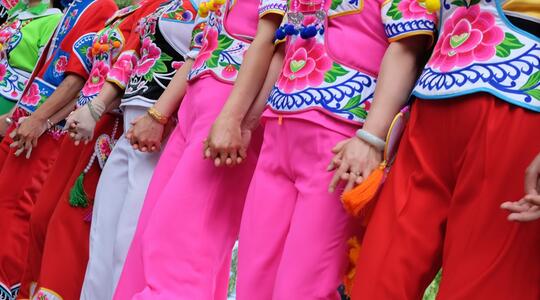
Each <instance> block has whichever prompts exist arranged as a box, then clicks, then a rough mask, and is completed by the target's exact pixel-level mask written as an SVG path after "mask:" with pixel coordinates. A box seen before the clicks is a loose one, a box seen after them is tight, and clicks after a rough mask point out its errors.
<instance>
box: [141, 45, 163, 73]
mask: <svg viewBox="0 0 540 300" xmlns="http://www.w3.org/2000/svg"><path fill="white" fill-rule="evenodd" d="M160 56H161V49H159V48H158V46H156V44H154V42H152V40H151V39H150V38H144V40H143V44H142V46H141V59H140V60H139V65H138V66H137V67H136V68H135V74H136V75H138V76H143V75H145V74H147V73H148V71H150V69H151V68H152V67H153V66H154V65H155V64H156V61H157V60H158V59H159V57H160Z"/></svg>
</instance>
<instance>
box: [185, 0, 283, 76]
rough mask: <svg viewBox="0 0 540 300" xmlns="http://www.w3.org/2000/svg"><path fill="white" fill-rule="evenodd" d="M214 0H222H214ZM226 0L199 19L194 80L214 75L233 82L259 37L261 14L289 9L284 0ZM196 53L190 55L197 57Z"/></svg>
mask: <svg viewBox="0 0 540 300" xmlns="http://www.w3.org/2000/svg"><path fill="white" fill-rule="evenodd" d="M214 1H215V2H216V3H219V0H211V1H210V2H211V3H214ZM222 1H223V3H222V4H218V8H217V10H214V11H209V12H208V16H206V17H204V16H201V17H199V19H198V21H197V25H196V27H195V31H194V39H193V41H194V42H193V43H192V46H193V47H195V48H198V49H199V50H200V51H198V52H196V54H197V55H196V58H195V62H194V64H193V67H192V69H191V72H190V74H189V78H190V80H193V79H195V78H198V77H200V76H206V75H210V76H214V77H215V78H216V79H218V80H221V81H223V82H227V83H233V82H234V80H235V79H236V77H237V75H238V71H239V70H240V65H241V64H242V60H243V56H244V54H245V52H246V50H247V48H248V47H249V45H250V43H251V41H252V40H253V38H254V37H255V33H256V32H257V23H258V20H259V18H260V17H262V16H264V15H266V14H268V13H275V14H280V15H283V14H285V11H286V9H287V4H286V2H285V1H283V0H262V1H259V0H236V1H234V0H222ZM210 2H207V3H210ZM201 5H202V4H201ZM193 54H194V53H191V55H190V56H191V57H195V55H193Z"/></svg>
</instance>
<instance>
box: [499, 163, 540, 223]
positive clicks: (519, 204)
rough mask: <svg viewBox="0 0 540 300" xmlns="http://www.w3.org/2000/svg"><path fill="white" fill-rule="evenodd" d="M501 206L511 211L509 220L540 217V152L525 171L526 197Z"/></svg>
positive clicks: (530, 219)
mask: <svg viewBox="0 0 540 300" xmlns="http://www.w3.org/2000/svg"><path fill="white" fill-rule="evenodd" d="M501 208H503V209H506V210H508V211H510V212H511V214H510V215H508V220H510V221H519V222H528V221H533V220H538V219H540V154H539V155H538V156H536V158H535V159H534V160H533V161H532V163H531V164H530V165H529V167H528V168H527V171H526V172H525V197H523V198H522V199H520V200H519V201H515V202H510V201H509V202H505V203H503V204H502V205H501Z"/></svg>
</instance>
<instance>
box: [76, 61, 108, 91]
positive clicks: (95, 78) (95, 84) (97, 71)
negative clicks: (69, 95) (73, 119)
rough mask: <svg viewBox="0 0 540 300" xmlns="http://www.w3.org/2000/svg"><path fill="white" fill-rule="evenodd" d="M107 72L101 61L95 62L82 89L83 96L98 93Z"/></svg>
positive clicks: (106, 67) (105, 65) (104, 64)
mask: <svg viewBox="0 0 540 300" xmlns="http://www.w3.org/2000/svg"><path fill="white" fill-rule="evenodd" d="M108 72H109V66H108V65H107V64H106V63H105V62H103V61H95V62H94V65H93V67H92V71H91V72H90V76H89V78H88V80H87V81H86V84H85V85H84V87H83V89H82V93H83V94H84V95H95V94H97V93H98V92H99V90H100V89H101V87H102V86H103V83H104V82H105V77H106V76H107V73H108Z"/></svg>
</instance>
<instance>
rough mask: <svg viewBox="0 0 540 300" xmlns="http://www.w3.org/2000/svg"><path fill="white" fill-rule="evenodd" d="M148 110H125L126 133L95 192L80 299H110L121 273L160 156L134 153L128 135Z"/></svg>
mask: <svg viewBox="0 0 540 300" xmlns="http://www.w3.org/2000/svg"><path fill="white" fill-rule="evenodd" d="M146 110H147V109H146V108H144V107H137V106H128V107H125V108H124V134H123V135H122V136H121V137H120V139H119V140H118V141H117V143H116V145H115V147H114V150H113V151H112V153H111V155H110V156H109V158H108V160H107V163H106V164H105V167H104V168H103V172H102V173H101V177H100V179H99V183H98V186H97V190H96V197H95V200H94V210H93V214H92V226H91V229H90V257H89V261H88V266H87V269H86V275H85V278H84V283H83V288H82V292H81V300H110V299H112V297H113V293H114V289H115V288H116V284H117V283H118V280H119V278H120V275H121V273H122V268H123V265H124V261H125V259H126V256H127V253H128V250H129V246H130V244H131V240H132V238H133V235H134V233H135V229H136V227H137V221H138V219H139V214H140V212H141V208H142V205H143V201H144V198H145V195H146V190H147V188H148V184H149V183H150V179H151V177H152V173H153V171H154V168H155V166H156V164H157V161H158V159H159V155H160V153H143V152H140V151H137V150H133V148H132V147H131V145H130V144H129V141H128V140H127V139H126V138H125V133H126V132H127V130H128V129H129V128H130V127H131V125H130V123H131V121H133V120H134V119H135V118H136V117H138V116H140V115H142V114H144V113H146Z"/></svg>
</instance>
